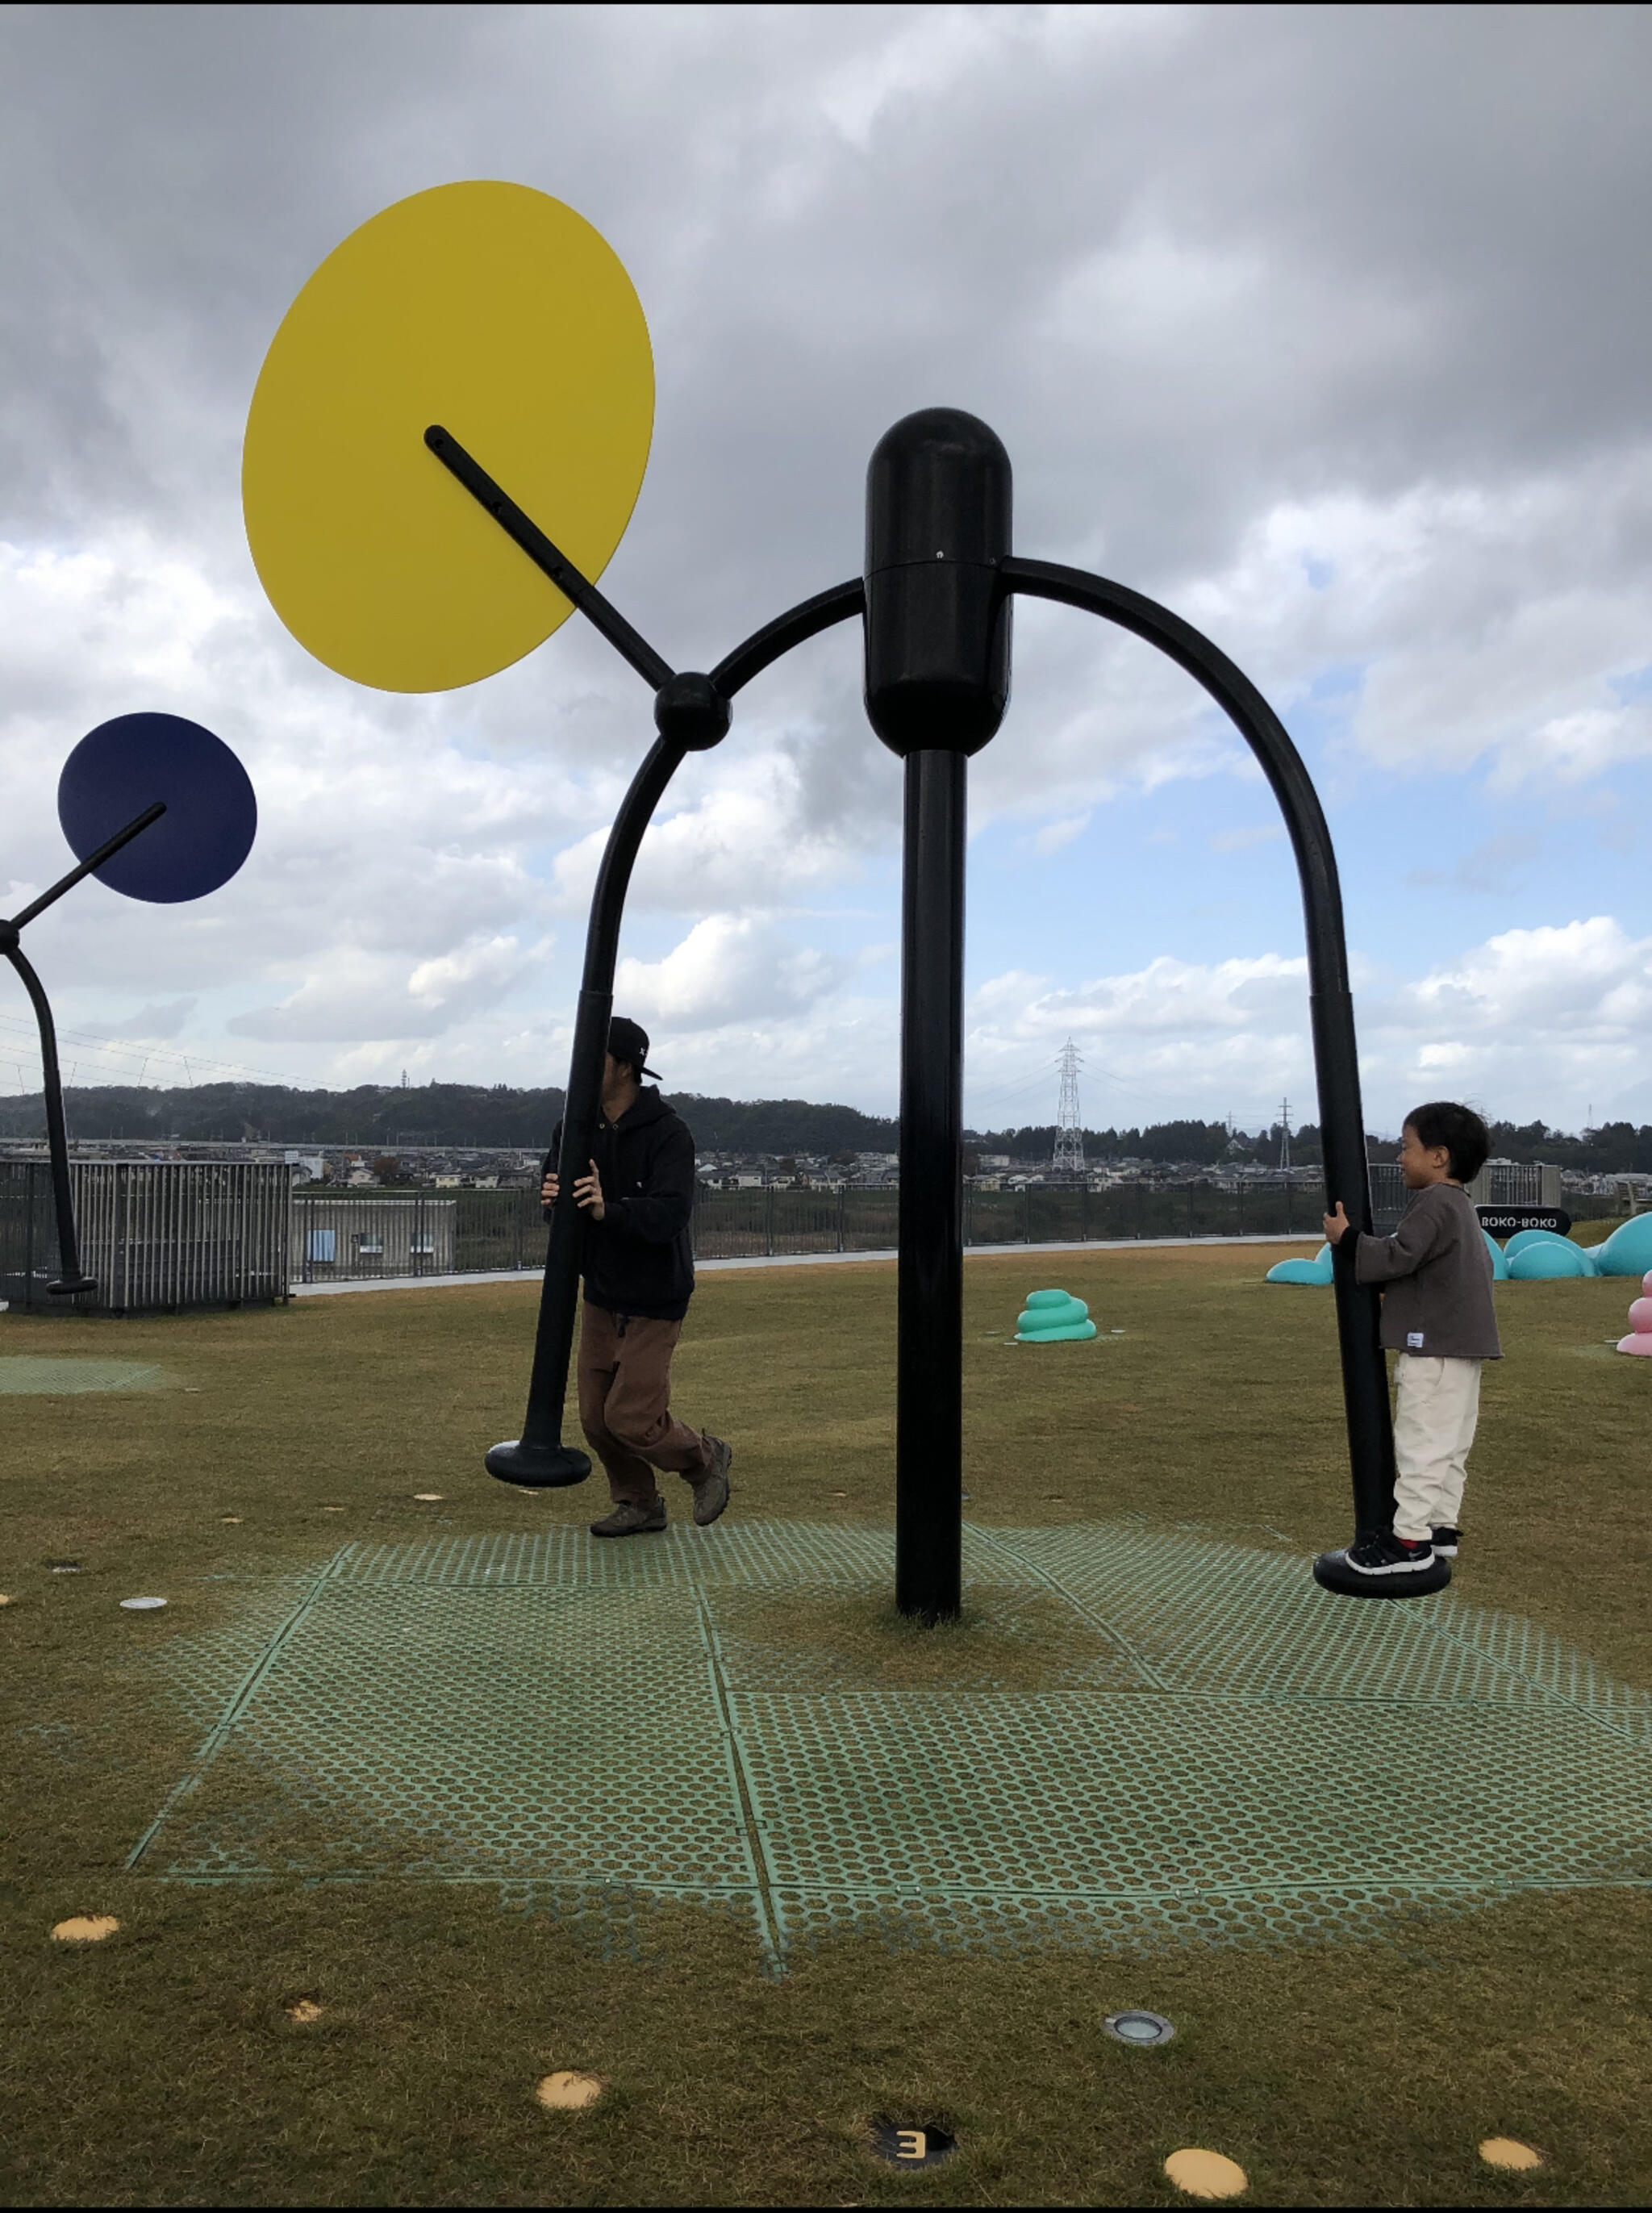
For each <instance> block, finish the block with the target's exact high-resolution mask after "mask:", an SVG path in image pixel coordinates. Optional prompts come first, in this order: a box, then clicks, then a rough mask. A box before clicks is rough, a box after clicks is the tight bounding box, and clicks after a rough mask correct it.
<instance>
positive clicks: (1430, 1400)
mask: <svg viewBox="0 0 1652 2213" xmlns="http://www.w3.org/2000/svg"><path fill="white" fill-rule="evenodd" d="M1490 1149H1491V1148H1490V1133H1489V1132H1488V1131H1487V1129H1486V1126H1485V1124H1484V1122H1483V1121H1482V1120H1481V1119H1480V1118H1479V1116H1478V1114H1477V1113H1475V1112H1474V1111H1473V1109H1472V1107H1470V1106H1458V1105H1456V1104H1454V1102H1452V1101H1450V1100H1433V1101H1432V1102H1431V1103H1430V1104H1429V1105H1428V1106H1419V1107H1417V1109H1416V1110H1415V1112H1414V1113H1411V1114H1408V1115H1407V1116H1406V1118H1405V1129H1404V1131H1403V1132H1402V1133H1401V1142H1400V1148H1399V1166H1400V1170H1401V1173H1402V1174H1404V1176H1405V1188H1406V1189H1407V1190H1408V1191H1409V1192H1411V1200H1410V1203H1409V1204H1407V1206H1406V1209H1405V1213H1404V1215H1403V1216H1401V1218H1400V1223H1399V1228H1398V1229H1397V1230H1395V1232H1394V1234H1393V1236H1392V1237H1369V1236H1364V1235H1362V1236H1361V1238H1360V1241H1359V1245H1358V1247H1357V1249H1356V1253H1355V1258H1354V1272H1355V1275H1356V1277H1357V1278H1358V1280H1359V1281H1360V1282H1361V1283H1381V1284H1382V1285H1384V1287H1385V1288H1384V1290H1383V1294H1382V1342H1383V1344H1385V1345H1387V1347H1388V1349H1389V1350H1390V1351H1392V1352H1394V1353H1397V1354H1398V1355H1399V1358H1398V1360H1397V1361H1396V1363H1395V1368H1394V1381H1395V1385H1396V1391H1395V1406H1394V1466H1395V1481H1394V1525H1393V1533H1392V1534H1389V1533H1387V1532H1385V1533H1383V1534H1382V1535H1381V1537H1378V1538H1375V1539H1366V1540H1365V1541H1364V1542H1363V1543H1361V1544H1357V1545H1351V1546H1350V1548H1349V1550H1348V1552H1347V1553H1346V1554H1345V1555H1344V1557H1345V1558H1346V1560H1347V1563H1348V1565H1349V1566H1350V1568H1352V1569H1353V1570H1355V1571H1356V1573H1357V1574H1360V1575H1369V1576H1404V1575H1405V1574H1407V1573H1409V1572H1415V1571H1416V1570H1417V1569H1419V1568H1426V1567H1427V1566H1429V1564H1431V1562H1432V1561H1433V1559H1434V1558H1435V1555H1436V1553H1438V1554H1440V1555H1441V1557H1442V1558H1446V1559H1455V1558H1456V1557H1457V1552H1458V1549H1459V1547H1460V1544H1461V1542H1462V1537H1461V1533H1460V1529H1459V1527H1458V1521H1459V1519H1460V1515H1461V1511H1462V1498H1463V1480H1464V1475H1465V1465H1464V1464H1465V1462H1466V1460H1467V1457H1468V1449H1469V1447H1470V1446H1471V1445H1472V1443H1473V1442H1474V1429H1475V1424H1476V1422H1477V1420H1478V1414H1479V1405H1480V1369H1481V1367H1482V1365H1483V1363H1484V1362H1486V1361H1488V1360H1499V1359H1501V1358H1502V1356H1503V1348H1502V1346H1501V1344H1499V1342H1498V1339H1497V1314H1496V1312H1495V1311H1494V1309H1493V1307H1492V1302H1491V1282H1492V1270H1491V1254H1490V1251H1489V1250H1488V1248H1487V1246H1486V1241H1485V1235H1484V1231H1483V1230H1482V1229H1481V1228H1480V1218H1479V1216H1478V1214H1477V1213H1476V1212H1475V1211H1474V1208H1473V1206H1472V1204H1471V1203H1470V1200H1469V1197H1468V1193H1467V1192H1466V1190H1465V1189H1464V1188H1463V1186H1465V1184H1468V1183H1472V1181H1473V1180H1474V1178H1475V1177H1476V1176H1477V1175H1478V1174H1479V1172H1480V1170H1481V1168H1482V1167H1484V1165H1485V1156H1486V1155H1487V1153H1488V1152H1489V1151H1490ZM1351 1226H1352V1225H1351V1224H1350V1222H1349V1219H1348V1216H1347V1212H1346V1210H1344V1206H1343V1204H1342V1201H1341V1200H1340V1199H1338V1202H1337V1210H1336V1212H1335V1213H1334V1214H1327V1215H1326V1217H1325V1234H1326V1236H1327V1237H1328V1238H1329V1239H1330V1240H1331V1242H1332V1244H1333V1245H1335V1244H1338V1243H1340V1241H1341V1240H1342V1238H1343V1236H1344V1234H1345V1233H1346V1232H1347V1230H1348V1229H1349V1228H1350V1227H1351Z"/></svg>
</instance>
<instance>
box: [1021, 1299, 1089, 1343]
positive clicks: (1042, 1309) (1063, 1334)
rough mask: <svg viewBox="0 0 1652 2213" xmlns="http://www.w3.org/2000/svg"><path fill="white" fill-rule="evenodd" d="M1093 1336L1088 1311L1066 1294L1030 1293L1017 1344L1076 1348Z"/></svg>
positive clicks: (1083, 1305)
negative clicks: (1073, 1345)
mask: <svg viewBox="0 0 1652 2213" xmlns="http://www.w3.org/2000/svg"><path fill="white" fill-rule="evenodd" d="M1094 1335H1095V1324H1094V1322H1093V1321H1092V1320H1090V1310H1089V1308H1088V1307H1087V1306H1086V1305H1085V1303H1084V1302H1083V1300H1082V1299H1076V1298H1074V1297H1073V1296H1072V1295H1071V1294H1070V1292H1067V1291H1029V1292H1028V1293H1027V1304H1026V1305H1025V1306H1024V1307H1023V1308H1022V1309H1021V1314H1020V1317H1019V1319H1018V1320H1017V1321H1016V1323H1015V1342H1016V1344H1080V1343H1082V1341H1083V1340H1084V1339H1085V1338H1092V1337H1094Z"/></svg>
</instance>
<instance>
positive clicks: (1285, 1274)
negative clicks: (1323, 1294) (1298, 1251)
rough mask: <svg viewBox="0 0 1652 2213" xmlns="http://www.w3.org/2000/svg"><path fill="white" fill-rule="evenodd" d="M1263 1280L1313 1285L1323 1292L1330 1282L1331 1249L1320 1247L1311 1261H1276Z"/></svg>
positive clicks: (1325, 1246)
mask: <svg viewBox="0 0 1652 2213" xmlns="http://www.w3.org/2000/svg"><path fill="white" fill-rule="evenodd" d="M1264 1280H1265V1282H1267V1283H1313V1284H1315V1285H1317V1286H1318V1288H1319V1289H1321V1290H1323V1289H1325V1287H1326V1284H1327V1283H1329V1282H1330V1281H1331V1247H1329V1245H1321V1246H1320V1249H1319V1251H1318V1253H1315V1255H1314V1258H1313V1259H1311V1260H1276V1261H1275V1262H1274V1264H1273V1265H1272V1267H1271V1268H1270V1269H1269V1270H1268V1272H1267V1275H1266V1277H1265V1278H1264Z"/></svg>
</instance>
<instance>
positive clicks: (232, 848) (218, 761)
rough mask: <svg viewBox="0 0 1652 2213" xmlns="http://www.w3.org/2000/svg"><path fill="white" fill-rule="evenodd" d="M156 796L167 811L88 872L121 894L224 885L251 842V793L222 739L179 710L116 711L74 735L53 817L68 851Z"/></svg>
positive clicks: (88, 845)
mask: <svg viewBox="0 0 1652 2213" xmlns="http://www.w3.org/2000/svg"><path fill="white" fill-rule="evenodd" d="M157 799H162V800H164V801H165V802H166V807H167V811H166V813H165V814H163V815H162V816H161V817H160V819H159V820H158V821H155V822H151V823H150V825H149V828H148V829H147V830H140V831H139V832H138V833H137V837H136V838H133V839H132V841H131V844H130V845H123V846H122V848H121V849H120V850H119V852H118V853H117V854H115V855H114V856H113V858H112V859H110V860H107V861H106V862H105V863H104V864H103V866H102V867H101V869H95V870H94V875H96V877H97V880H98V881H99V882H100V883H103V884H107V885H108V887H109V888H110V890H111V891H115V892H125V894H126V896H127V898H128V899H152V900H154V901H155V903H156V904H157V905H171V904H172V903H173V902H174V901H176V900H178V899H201V898H203V897H204V895H205V894H206V893H208V892H215V891H216V890H217V888H218V887H219V885H220V884H227V883H228V882H229V879H230V877H231V876H233V875H235V871H236V869H238V868H240V866H241V863H242V862H243V861H244V860H245V859H246V858H247V855H248V854H249V853H250V852H251V851H252V850H253V837H254V836H255V834H256V833H257V830H258V801H257V799H256V798H255V797H254V796H253V785H252V780H251V778H250V777H248V775H247V771H246V770H245V769H244V768H243V767H242V766H241V763H240V762H239V761H238V760H237V759H236V758H235V755H234V753H231V752H230V750H229V747H228V746H227V745H225V743H224V741H223V739H222V738H215V737H214V736H213V735H212V733H211V731H210V730H204V729H202V728H201V725H200V724H199V723H198V722H186V721H185V720H184V719H183V717H182V716H180V715H117V716H115V718H114V720H113V722H100V723H99V724H98V727H97V728H96V729H94V730H93V731H92V732H90V734H89V735H88V736H86V737H83V738H82V740H81V741H80V743H79V744H78V745H77V746H76V748H75V750H74V752H73V753H70V756H69V758H68V759H67V760H66V761H65V762H64V765H63V774H62V775H61V776H60V777H58V821H59V822H61V823H62V825H63V834H64V837H65V838H67V839H68V840H69V843H70V846H71V847H72V848H73V850H74V852H75V854H76V857H77V858H79V859H80V860H82V861H83V860H84V859H85V858H86V857H87V855H88V853H95V852H96V850H97V849H98V847H99V846H100V845H101V844H103V843H104V842H105V840H106V839H107V838H113V835H114V833H115V832H116V831H117V830H119V829H123V828H124V827H125V825H126V824H127V823H128V822H130V821H131V820H132V818H133V816H134V815H137V814H142V813H143V810H144V808H146V807H149V806H152V805H153V804H154V802H155V801H156V800H157Z"/></svg>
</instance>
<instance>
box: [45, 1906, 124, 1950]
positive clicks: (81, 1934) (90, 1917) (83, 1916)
mask: <svg viewBox="0 0 1652 2213" xmlns="http://www.w3.org/2000/svg"><path fill="white" fill-rule="evenodd" d="M119 1926H120V1923H119V1922H118V1921H117V1920H116V1919H115V1917H114V1915H113V1913H71V1914H70V1917H69V1918H68V1920H67V1921H59V1922H58V1924H57V1926H56V1927H55V1928H54V1929H53V1930H52V1935H53V1936H55V1937H56V1938H57V1940H58V1943H60V1944H101V1942H103V1940H104V1938H105V1937H106V1936H113V1935H114V1933H115V1931H116V1930H117V1929H119Z"/></svg>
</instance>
